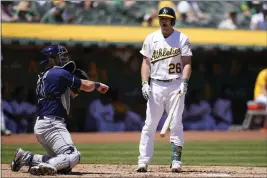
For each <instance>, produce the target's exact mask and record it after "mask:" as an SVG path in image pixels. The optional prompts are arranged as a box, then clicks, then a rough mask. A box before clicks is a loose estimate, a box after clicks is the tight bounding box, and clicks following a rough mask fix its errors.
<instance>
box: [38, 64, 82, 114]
mask: <svg viewBox="0 0 267 178" xmlns="http://www.w3.org/2000/svg"><path fill="white" fill-rule="evenodd" d="M80 86H81V79H80V78H77V77H75V76H74V75H73V74H72V73H70V72H69V71H67V70H65V69H62V68H60V67H53V68H51V69H49V70H47V71H45V72H43V73H41V75H39V80H38V82H37V87H36V95H37V98H38V104H37V106H38V112H39V113H38V116H48V115H50V116H58V117H63V118H66V117H67V115H68V109H69V108H68V109H67V108H66V106H65V105H64V100H66V96H67V100H70V94H71V93H70V92H69V93H68V92H67V91H70V89H71V88H74V89H79V88H80ZM64 95H65V97H64ZM64 98H65V99H64Z"/></svg>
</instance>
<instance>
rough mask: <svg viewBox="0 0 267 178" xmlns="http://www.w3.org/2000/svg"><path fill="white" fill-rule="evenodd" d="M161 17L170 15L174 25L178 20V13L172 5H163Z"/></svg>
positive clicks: (160, 11)
mask: <svg viewBox="0 0 267 178" xmlns="http://www.w3.org/2000/svg"><path fill="white" fill-rule="evenodd" d="M158 16H159V17H168V18H171V20H172V21H171V24H172V26H174V25H175V21H176V15H175V12H174V10H173V9H172V8H170V7H163V8H161V9H160V10H159V15H158Z"/></svg>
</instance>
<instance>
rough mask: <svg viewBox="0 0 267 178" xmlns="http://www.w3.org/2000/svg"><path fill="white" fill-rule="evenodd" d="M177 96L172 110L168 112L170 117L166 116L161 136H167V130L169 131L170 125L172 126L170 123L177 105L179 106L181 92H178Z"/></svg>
mask: <svg viewBox="0 0 267 178" xmlns="http://www.w3.org/2000/svg"><path fill="white" fill-rule="evenodd" d="M175 97H176V98H175V99H176V100H175V101H174V104H173V105H172V107H171V110H170V112H169V114H168V117H167V118H166V120H165V122H164V125H163V127H162V129H161V132H160V136H161V137H164V136H165V134H166V132H167V130H168V128H169V126H170V123H171V121H172V117H173V113H174V111H175V109H176V107H177V106H179V101H180V97H181V94H180V93H178V94H177V96H175Z"/></svg>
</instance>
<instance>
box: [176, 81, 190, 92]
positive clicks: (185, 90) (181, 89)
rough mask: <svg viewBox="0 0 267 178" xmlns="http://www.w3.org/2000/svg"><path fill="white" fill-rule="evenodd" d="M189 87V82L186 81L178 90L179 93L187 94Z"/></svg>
mask: <svg viewBox="0 0 267 178" xmlns="http://www.w3.org/2000/svg"><path fill="white" fill-rule="evenodd" d="M187 86H188V80H187V79H184V80H183V82H182V83H181V85H180V87H179V89H178V93H180V94H186V92H187Z"/></svg>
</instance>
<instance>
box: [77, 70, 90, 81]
mask: <svg viewBox="0 0 267 178" xmlns="http://www.w3.org/2000/svg"><path fill="white" fill-rule="evenodd" d="M73 75H74V76H76V77H78V78H80V79H83V80H89V76H88V75H87V73H86V72H85V71H83V70H82V69H75V71H74V72H73Z"/></svg>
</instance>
